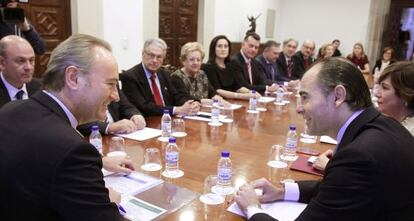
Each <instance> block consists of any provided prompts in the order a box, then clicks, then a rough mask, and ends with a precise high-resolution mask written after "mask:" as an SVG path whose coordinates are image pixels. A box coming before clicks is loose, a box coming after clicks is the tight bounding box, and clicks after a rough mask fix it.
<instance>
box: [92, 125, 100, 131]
mask: <svg viewBox="0 0 414 221" xmlns="http://www.w3.org/2000/svg"><path fill="white" fill-rule="evenodd" d="M91 128H92V130H98V129H99V127H98V125H92V127H91Z"/></svg>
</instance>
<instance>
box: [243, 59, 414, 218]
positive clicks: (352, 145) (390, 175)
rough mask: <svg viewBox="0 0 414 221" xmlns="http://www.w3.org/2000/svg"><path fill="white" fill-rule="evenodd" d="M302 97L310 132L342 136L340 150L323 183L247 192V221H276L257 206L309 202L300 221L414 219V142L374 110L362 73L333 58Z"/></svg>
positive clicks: (314, 71)
mask: <svg viewBox="0 0 414 221" xmlns="http://www.w3.org/2000/svg"><path fill="white" fill-rule="evenodd" d="M300 95H301V104H299V105H298V107H297V111H298V113H300V114H302V115H303V117H304V118H305V120H306V125H307V126H308V129H309V133H310V134H315V135H323V134H328V135H330V136H333V137H337V140H338V145H337V147H336V149H335V150H334V153H333V156H332V158H331V160H330V161H329V163H328V164H327V166H326V170H325V174H324V177H323V179H322V180H320V181H316V180H312V181H298V182H296V183H285V184H284V186H283V187H276V186H273V184H271V183H270V182H269V181H267V180H265V179H264V178H262V179H260V180H256V181H253V182H252V183H250V184H246V185H244V186H242V187H241V188H240V190H239V191H238V192H237V195H236V197H235V200H236V202H237V203H238V205H239V206H240V207H241V208H242V209H244V211H245V212H246V214H247V216H248V217H249V220H275V219H274V218H272V217H270V216H269V215H267V214H265V213H264V212H262V211H261V209H260V208H259V203H264V202H273V201H276V200H291V201H299V202H303V203H308V206H307V207H306V208H305V210H304V211H303V212H302V213H301V214H300V215H299V217H298V218H297V219H296V220H322V221H323V220H335V221H338V220H339V221H341V220H344V221H345V220H376V221H378V220H380V221H381V220H412V218H413V217H414V191H412V188H413V186H414V178H413V176H410V175H409V174H411V173H412V171H413V170H414V151H413V147H414V139H413V137H412V136H411V134H410V133H409V132H408V131H407V130H406V129H404V128H403V127H402V126H401V124H400V123H398V122H397V121H395V120H393V119H391V118H388V117H385V116H383V115H381V114H380V113H379V112H378V111H377V110H375V109H374V108H373V106H372V103H371V99H370V93H369V90H368V86H367V85H366V83H365V81H364V78H363V77H362V75H361V72H360V71H359V70H358V69H357V68H356V67H355V66H354V65H353V64H352V63H350V62H349V61H347V60H345V59H344V58H328V59H326V60H323V61H321V62H320V63H318V64H316V65H315V66H313V67H312V68H311V69H310V70H309V71H307V72H306V73H305V75H304V77H303V79H302V83H301V89H300ZM255 188H256V189H263V195H262V196H259V197H258V196H257V195H256V193H255V191H254V189H255Z"/></svg>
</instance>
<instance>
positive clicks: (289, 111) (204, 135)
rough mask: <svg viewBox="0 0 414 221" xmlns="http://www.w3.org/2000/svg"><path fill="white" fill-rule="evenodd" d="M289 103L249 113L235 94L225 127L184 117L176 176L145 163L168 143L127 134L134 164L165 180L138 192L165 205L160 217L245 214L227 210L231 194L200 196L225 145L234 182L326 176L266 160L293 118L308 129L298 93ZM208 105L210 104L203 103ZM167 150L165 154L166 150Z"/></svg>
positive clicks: (152, 120) (317, 146)
mask: <svg viewBox="0 0 414 221" xmlns="http://www.w3.org/2000/svg"><path fill="white" fill-rule="evenodd" d="M288 100H289V101H290V103H287V104H285V105H283V106H282V105H275V104H274V103H273V102H269V103H267V104H266V108H267V110H266V111H264V112H259V113H258V114H252V113H247V107H248V101H240V100H230V102H231V103H234V104H240V105H242V107H241V108H239V109H236V110H234V121H233V122H232V123H224V124H223V125H222V126H220V127H212V126H209V125H208V124H207V122H204V121H197V120H189V119H186V120H185V129H186V133H187V136H185V137H182V138H177V144H178V146H179V148H180V161H179V168H180V170H182V171H183V172H184V176H182V177H180V178H177V179H170V178H165V177H163V176H162V175H161V172H162V171H163V169H161V171H157V172H146V171H143V170H142V169H141V165H142V164H143V163H144V152H145V149H146V148H149V147H155V148H158V149H159V150H160V152H161V153H163V151H164V148H165V145H166V144H167V143H165V142H161V141H159V140H158V139H157V138H152V139H149V140H145V141H135V140H130V139H125V146H126V151H127V153H128V155H129V156H130V157H131V159H132V161H133V163H134V167H135V170H136V171H138V172H141V173H145V174H148V175H151V176H155V177H158V178H160V179H163V180H164V183H163V184H160V185H158V186H155V187H153V188H151V189H149V190H147V191H145V192H143V193H140V194H138V195H136V197H137V198H139V199H142V200H144V201H146V202H149V203H152V204H154V205H156V206H159V207H161V208H164V209H166V210H167V213H166V214H164V215H162V216H161V217H159V218H158V219H157V220H180V221H192V220H245V218H243V217H240V216H238V215H235V214H233V213H230V212H227V207H228V206H229V203H228V202H229V201H230V200H231V198H232V196H231V195H229V196H226V200H225V202H224V203H222V204H219V205H206V204H204V203H202V202H201V201H200V200H199V196H200V195H201V194H203V191H204V181H205V179H206V177H207V176H209V175H215V174H216V173H217V163H218V160H219V158H220V154H221V151H223V150H228V151H229V152H230V159H231V161H232V169H233V173H232V175H233V177H232V185H233V186H234V187H236V188H237V187H239V186H240V185H242V184H243V183H245V182H250V181H253V180H255V179H259V178H262V177H264V178H267V179H268V180H270V181H271V182H272V183H274V184H276V185H280V181H281V180H283V179H293V180H304V179H307V180H309V179H313V180H315V179H321V176H316V175H312V174H307V173H303V172H298V171H293V170H289V169H288V168H286V169H275V168H273V167H270V166H268V165H267V162H268V161H269V155H270V151H271V147H272V145H274V144H280V145H284V144H285V140H286V134H287V131H288V130H289V125H290V124H295V125H296V126H297V132H298V135H299V134H300V133H301V132H303V129H304V120H303V117H302V116H301V115H300V114H297V113H296V100H297V97H296V96H295V93H292V94H291V95H289V98H288ZM203 110H204V111H210V109H208V108H207V109H206V108H203ZM146 121H147V127H150V128H160V122H161V117H158V116H157V117H147V118H146ZM110 138H111V136H105V137H104V140H103V144H104V153H106V152H107V151H108V144H109V140H110ZM298 146H299V147H309V148H312V149H314V150H317V151H319V152H321V153H322V152H324V151H325V150H327V149H329V148H333V147H334V146H333V145H330V144H323V143H320V142H319V139H318V140H317V141H316V143H313V144H308V143H302V142H298ZM162 155H163V154H162Z"/></svg>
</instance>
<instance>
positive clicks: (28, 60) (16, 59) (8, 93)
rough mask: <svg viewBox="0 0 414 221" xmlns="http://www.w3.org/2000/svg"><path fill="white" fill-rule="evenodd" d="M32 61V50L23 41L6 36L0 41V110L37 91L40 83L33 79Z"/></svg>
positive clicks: (15, 37) (17, 37) (33, 58)
mask: <svg viewBox="0 0 414 221" xmlns="http://www.w3.org/2000/svg"><path fill="white" fill-rule="evenodd" d="M34 61H35V54H34V51H33V48H32V46H30V44H29V42H27V41H26V40H25V39H23V38H21V37H19V36H16V35H8V36H6V37H4V38H2V39H1V40H0V70H1V73H0V108H1V107H2V106H3V105H4V104H6V103H8V102H10V101H14V100H21V99H27V98H29V96H31V95H32V94H33V93H34V92H36V91H37V90H39V88H40V86H41V82H40V80H38V79H34V78H33V72H34Z"/></svg>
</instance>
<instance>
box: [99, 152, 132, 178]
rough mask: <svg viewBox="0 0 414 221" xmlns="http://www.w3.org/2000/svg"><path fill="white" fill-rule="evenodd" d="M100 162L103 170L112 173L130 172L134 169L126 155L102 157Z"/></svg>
mask: <svg viewBox="0 0 414 221" xmlns="http://www.w3.org/2000/svg"><path fill="white" fill-rule="evenodd" d="M102 164H103V168H104V169H105V170H107V171H110V172H114V173H126V174H130V173H131V172H132V171H133V170H134V166H133V165H132V161H131V160H130V159H129V157H128V156H115V157H103V158H102Z"/></svg>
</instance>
